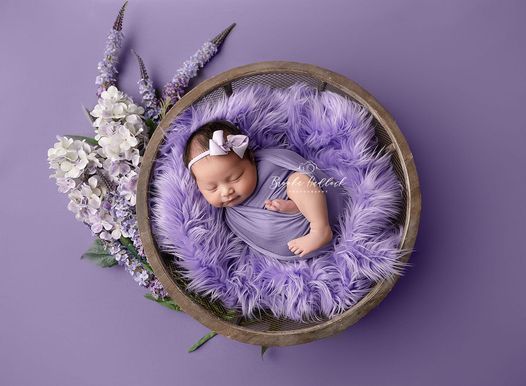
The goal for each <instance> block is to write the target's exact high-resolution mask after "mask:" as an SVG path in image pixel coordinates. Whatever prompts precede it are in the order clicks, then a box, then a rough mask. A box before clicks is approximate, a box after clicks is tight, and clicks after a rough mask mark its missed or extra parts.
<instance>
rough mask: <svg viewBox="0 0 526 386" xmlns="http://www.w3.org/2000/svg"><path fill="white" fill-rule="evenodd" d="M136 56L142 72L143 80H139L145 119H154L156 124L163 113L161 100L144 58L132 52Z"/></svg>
mask: <svg viewBox="0 0 526 386" xmlns="http://www.w3.org/2000/svg"><path fill="white" fill-rule="evenodd" d="M131 51H132V52H133V53H134V55H135V56H136V57H137V61H138V62H139V70H140V71H141V80H139V82H137V83H138V85H139V93H140V94H141V96H142V101H143V106H144V110H145V111H144V117H145V118H146V119H152V120H153V121H154V122H157V120H158V118H159V114H160V112H161V108H160V104H159V100H158V99H157V96H156V95H155V89H154V88H153V83H152V81H151V79H150V77H149V75H148V72H147V71H146V66H145V65H144V62H143V60H142V58H141V57H140V56H139V55H138V54H137V52H135V50H134V49H132V50H131Z"/></svg>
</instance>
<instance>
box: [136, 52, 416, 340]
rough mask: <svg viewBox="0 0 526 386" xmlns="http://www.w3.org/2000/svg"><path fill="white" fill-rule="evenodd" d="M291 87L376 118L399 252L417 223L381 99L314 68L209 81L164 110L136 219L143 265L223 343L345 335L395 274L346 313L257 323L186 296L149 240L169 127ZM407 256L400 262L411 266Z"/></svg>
mask: <svg viewBox="0 0 526 386" xmlns="http://www.w3.org/2000/svg"><path fill="white" fill-rule="evenodd" d="M296 82H306V83H308V84H311V85H313V86H315V87H317V88H318V89H319V90H320V91H324V90H328V91H332V92H336V93H339V94H340V95H342V96H344V97H347V98H349V99H352V100H355V101H356V102H358V103H360V104H362V105H363V106H365V107H367V109H368V110H369V111H370V112H371V114H372V115H373V117H374V119H373V122H374V125H375V130H376V135H377V137H378V140H379V144H380V145H383V146H388V147H389V148H390V150H391V151H392V157H391V159H392V163H393V166H394V170H395V171H396V174H397V175H398V178H399V179H400V181H401V182H402V185H403V208H404V210H402V213H401V214H400V216H399V218H398V222H399V223H400V224H403V225H404V234H403V237H402V242H401V245H400V248H401V249H403V250H410V249H412V248H413V246H414V244H415V240H416V235H417V232H418V225H419V220H420V209H421V196H420V188H419V183H418V175H417V171H416V167H415V163H414V161H413V155H412V154H411V151H410V149H409V146H408V144H407V142H406V140H405V138H404V136H403V135H402V133H401V131H400V129H399V128H398V126H397V124H396V122H395V121H394V119H393V118H392V117H391V115H390V114H389V113H388V112H387V111H386V110H385V109H384V108H383V107H382V106H381V105H380V103H378V101H377V100H376V99H375V98H374V97H373V96H372V95H371V94H369V93H368V92H367V91H365V90H364V89H363V88H362V87H360V86H359V85H358V84H356V83H355V82H353V81H352V80H350V79H347V78H346V77H344V76H342V75H339V74H337V73H335V72H332V71H329V70H327V69H324V68H321V67H318V66H314V65H312V64H305V63H297V62H284V61H270V62H259V63H253V64H248V65H245V66H241V67H237V68H233V69H231V70H228V71H226V72H223V73H221V74H219V75H216V76H214V77H213V78H211V79H208V80H206V81H204V82H202V83H200V84H199V85H197V86H196V87H195V88H193V89H192V90H191V91H190V92H188V93H187V94H186V95H184V96H183V97H182V98H181V99H180V100H179V101H178V102H177V103H176V104H175V105H174V106H173V107H172V108H171V110H170V111H169V112H168V114H167V115H166V116H165V118H164V119H163V120H162V122H161V123H160V124H159V127H158V128H157V129H156V130H155V133H154V135H153V136H152V138H151V139H150V141H149V143H148V147H147V149H146V151H145V154H144V157H143V161H142V166H141V170H140V175H139V182H138V192H137V216H138V223H139V230H140V235H141V240H142V243H143V246H144V251H145V254H146V257H147V259H148V261H149V262H150V264H151V266H152V268H153V270H154V273H155V275H156V276H157V278H158V279H159V280H160V281H161V283H162V284H163V286H164V288H165V289H166V291H167V292H168V294H169V295H170V297H171V298H172V299H173V300H174V301H175V302H176V303H177V304H178V305H179V306H180V307H181V308H182V310H183V311H184V312H186V313H187V314H189V315H190V316H192V317H193V318H194V319H196V320H197V321H199V322H200V323H202V324H203V325H205V326H206V327H208V328H210V329H211V330H213V331H215V332H217V333H218V334H221V335H224V336H226V337H228V338H231V339H235V340H238V341H241V342H244V343H251V344H257V345H262V346H287V345H294V344H301V343H307V342H310V341H313V340H316V339H320V338H325V337H328V336H331V335H333V334H336V333H338V332H341V331H343V330H344V329H346V328H347V327H349V326H351V325H352V324H354V323H356V322H357V321H358V320H360V319H361V318H362V317H363V316H364V315H365V314H367V313H368V312H369V311H371V310H372V309H373V308H374V307H376V306H377V305H378V303H380V302H381V301H382V300H383V299H384V298H385V296H386V295H387V294H388V293H389V291H391V289H392V288H393V286H394V284H395V283H396V281H397V280H398V276H395V277H392V278H390V279H387V280H384V281H381V282H379V283H377V284H376V285H375V286H374V287H373V288H372V289H371V291H370V292H369V293H368V294H367V295H366V296H365V297H363V298H362V299H361V300H360V301H359V302H358V303H356V304H355V305H354V306H353V307H351V308H350V309H348V310H347V311H345V312H343V313H341V314H338V315H336V316H334V317H333V318H330V319H324V320H321V321H318V322H312V323H300V322H296V321H292V320H287V319H283V318H280V319H278V318H275V317H273V316H272V315H270V314H268V313H266V312H264V313H263V315H262V316H261V317H260V318H258V320H256V321H254V320H245V319H244V318H243V317H242V316H241V315H238V316H237V317H233V318H232V317H231V315H229V317H226V316H225V312H224V311H225V310H224V308H223V307H222V305H221V304H217V303H213V302H211V301H210V299H206V298H202V297H200V296H199V295H196V294H193V293H190V292H188V291H186V289H185V288H186V282H185V280H184V279H183V278H181V275H179V274H178V271H177V267H176V266H175V264H174V262H173V260H174V259H173V256H170V255H166V254H164V253H162V252H161V251H160V250H159V248H158V246H157V244H156V241H155V238H154V235H153V234H152V229H151V224H150V207H149V197H148V196H149V193H148V192H149V184H150V179H151V177H152V175H153V173H154V166H155V160H156V157H157V154H158V151H159V149H160V147H161V145H162V143H163V139H164V135H165V132H167V130H168V129H169V127H170V124H171V122H172V121H173V120H174V119H176V117H177V116H178V115H179V114H180V113H181V112H182V111H184V110H185V109H186V108H188V107H189V106H191V105H193V104H198V103H203V102H210V101H212V102H213V101H214V100H217V99H218V98H221V97H224V95H227V96H228V95H231V94H232V92H233V91H235V90H237V89H238V88H240V87H244V86H246V85H249V84H252V83H263V84H266V85H269V86H271V87H282V88H284V87H288V86H290V85H292V84H293V83H296ZM409 257H410V253H406V254H405V255H403V257H402V261H403V262H407V261H408V260H409Z"/></svg>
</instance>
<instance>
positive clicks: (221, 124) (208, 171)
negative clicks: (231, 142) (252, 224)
mask: <svg viewBox="0 0 526 386" xmlns="http://www.w3.org/2000/svg"><path fill="white" fill-rule="evenodd" d="M217 130H222V131H223V141H224V143H225V144H226V143H227V139H228V136H229V135H236V136H237V135H243V133H242V132H241V130H239V129H238V128H237V127H236V126H235V125H234V124H232V123H230V122H228V121H223V120H217V121H212V122H208V123H206V124H204V125H203V126H201V127H199V128H198V129H197V130H196V131H194V132H193V133H192V135H190V137H189V138H188V141H187V142H186V146H185V149H184V154H183V160H184V164H185V166H186V167H188V165H189V164H190V162H192V165H190V167H191V169H190V174H191V175H192V176H193V177H194V179H195V181H196V183H197V187H198V188H199V191H200V192H201V193H202V194H203V196H204V197H205V199H206V200H207V201H208V202H209V203H210V205H212V206H214V207H216V208H221V207H232V206H236V205H239V204H241V203H242V202H243V201H245V199H247V198H248V197H250V195H251V194H252V193H253V192H254V189H255V188H256V185H257V170H256V161H255V157H254V153H253V151H252V150H251V149H250V147H248V146H247V147H246V150H245V151H244V153H243V158H240V157H239V155H238V154H237V153H236V152H235V151H234V149H231V150H229V151H228V152H227V154H221V155H210V154H207V155H205V156H204V157H202V158H199V159H197V160H196V159H195V157H197V156H199V155H202V153H203V152H206V151H208V150H210V147H209V146H210V141H211V140H213V136H214V132H216V131H217ZM218 134H219V133H217V134H216V136H217V135H218ZM235 140H236V142H241V141H242V139H241V137H235ZM246 140H248V138H247V139H245V141H246ZM216 143H217V141H216Z"/></svg>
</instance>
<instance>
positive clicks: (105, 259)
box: [80, 238, 118, 268]
mask: <svg viewBox="0 0 526 386" xmlns="http://www.w3.org/2000/svg"><path fill="white" fill-rule="evenodd" d="M80 258H81V259H84V258H86V259H88V260H91V261H93V262H94V263H95V264H97V265H98V266H99V267H103V268H108V267H113V266H114V265H117V264H118V263H117V260H115V258H114V257H113V256H112V255H110V254H109V253H108V251H106V248H104V244H103V243H102V241H101V240H100V239H99V238H97V239H95V241H93V244H92V245H91V247H90V249H88V250H87V251H86V252H84V254H83V255H82V256H80Z"/></svg>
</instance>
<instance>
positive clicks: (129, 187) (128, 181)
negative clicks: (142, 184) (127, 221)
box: [117, 170, 139, 206]
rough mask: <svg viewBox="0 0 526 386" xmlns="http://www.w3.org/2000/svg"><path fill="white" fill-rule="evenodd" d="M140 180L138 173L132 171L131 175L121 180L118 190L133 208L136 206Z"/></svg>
mask: <svg viewBox="0 0 526 386" xmlns="http://www.w3.org/2000/svg"><path fill="white" fill-rule="evenodd" d="M138 179H139V175H138V174H137V172H135V171H134V170H132V171H130V173H128V174H127V175H126V176H124V177H122V178H121V179H120V183H119V186H118V188H117V190H118V192H119V195H121V196H123V197H124V198H125V199H126V200H127V201H128V203H129V204H130V205H132V206H135V204H136V199H137V197H136V193H137V182H138Z"/></svg>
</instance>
